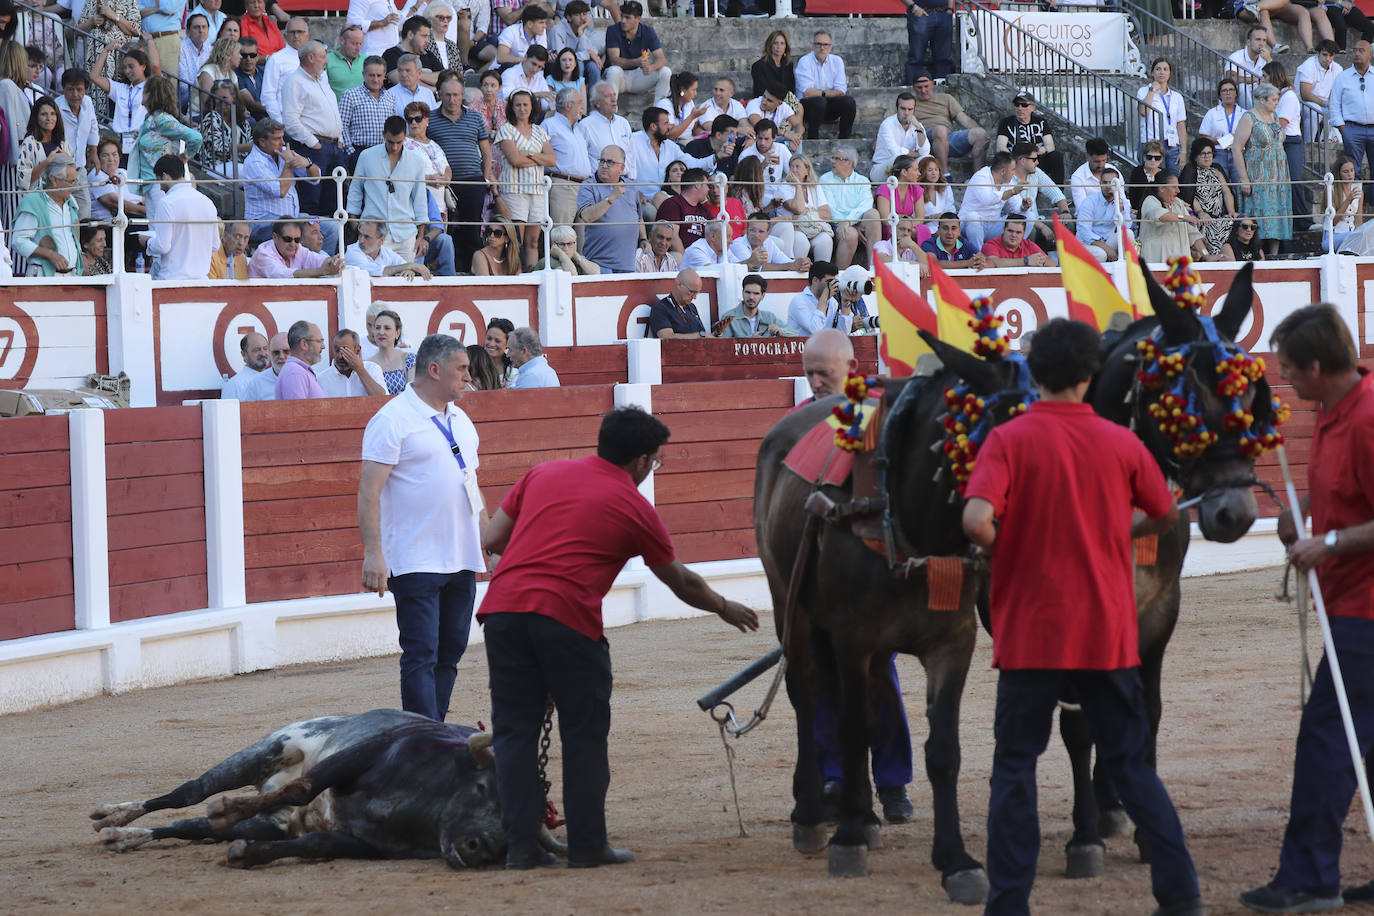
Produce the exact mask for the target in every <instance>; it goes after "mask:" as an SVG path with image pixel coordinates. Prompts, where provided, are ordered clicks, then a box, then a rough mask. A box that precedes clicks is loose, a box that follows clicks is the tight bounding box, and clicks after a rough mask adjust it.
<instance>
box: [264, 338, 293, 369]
mask: <svg viewBox="0 0 1374 916" xmlns="http://www.w3.org/2000/svg"><path fill="white" fill-rule="evenodd" d="M267 349H268V350H270V351H271V353H272V371H273V372H275V373H277V375H281V367H282V366H285V365H286V358H287V357H288V356H290V355H291V347H290V345H289V344H288V343H287V342H286V332H285V331H279V332H278V333H276V334H273V335H272V339H271V340H269V341H268V342H267Z"/></svg>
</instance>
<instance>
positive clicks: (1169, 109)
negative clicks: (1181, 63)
mask: <svg viewBox="0 0 1374 916" xmlns="http://www.w3.org/2000/svg"><path fill="white" fill-rule="evenodd" d="M1173 74H1174V68H1173V65H1172V64H1170V63H1169V61H1168V60H1166V59H1165V58H1163V57H1156V58H1155V59H1154V61H1153V62H1151V64H1150V85H1148V86H1142V87H1140V90H1139V91H1137V92H1136V94H1135V97H1136V98H1137V99H1138V100H1139V102H1140V104H1138V105H1136V108H1137V109H1138V110H1139V112H1140V150H1139V152H1140V158H1144V156H1145V144H1146V143H1148V142H1150V141H1151V140H1158V141H1159V142H1161V143H1163V144H1164V165H1165V167H1166V168H1167V169H1168V170H1169V171H1171V172H1173V173H1174V174H1175V175H1177V174H1178V163H1179V159H1180V158H1182V155H1183V152H1184V151H1185V150H1187V148H1188V110H1187V104H1186V103H1185V102H1184V100H1183V93H1181V92H1178V91H1176V90H1174V89H1171V88H1170V87H1169V80H1170V78H1171V77H1172V76H1173Z"/></svg>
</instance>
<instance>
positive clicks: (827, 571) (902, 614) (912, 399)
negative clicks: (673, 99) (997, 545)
mask: <svg viewBox="0 0 1374 916" xmlns="http://www.w3.org/2000/svg"><path fill="white" fill-rule="evenodd" d="M927 340H928V342H929V343H930V344H931V345H932V346H933V347H934V348H935V349H936V353H937V355H938V356H939V357H940V358H941V359H942V360H943V362H944V364H945V368H943V369H941V370H940V371H939V372H938V373H937V374H936V375H934V376H933V377H929V378H917V379H913V380H911V381H909V382H906V383H905V385H904V383H903V382H901V381H894V382H892V383H890V384H889V385H888V386H887V393H886V395H885V402H886V405H887V406H888V407H889V408H890V410H889V412H888V415H887V421H886V426H885V428H884V432H883V439H884V442H885V443H888V444H889V445H890V448H889V449H888V455H889V457H890V460H891V469H890V471H889V485H888V496H889V499H890V500H891V505H892V508H893V515H894V516H895V521H896V525H897V529H898V531H899V532H900V534H901V536H903V537H904V540H905V543H904V548H905V552H906V553H908V554H909V555H911V556H917V557H951V556H956V557H957V556H963V555H965V554H966V553H967V551H968V547H969V544H968V541H967V540H966V539H965V538H964V534H963V530H962V528H961V526H960V520H959V517H960V508H961V507H960V503H959V501H958V500H957V498H955V493H954V481H953V478H952V475H951V474H950V472H949V470H948V468H947V467H946V461H945V457H944V454H943V452H941V451H940V449H939V445H940V443H941V442H942V440H943V439H944V435H945V432H944V428H943V426H942V420H943V418H944V416H945V413H946V404H945V396H944V392H945V389H946V388H948V387H951V386H954V385H957V384H958V383H959V381H960V380H961V379H962V380H963V381H965V382H967V383H969V384H970V385H972V387H973V390H974V391H975V392H976V393H978V394H979V395H982V396H990V395H993V394H994V393H996V392H999V391H1003V390H1006V389H1009V388H1011V387H1013V384H1014V382H1013V379H1015V378H1016V372H1015V369H1014V367H1013V366H1012V364H1010V363H1004V362H1002V361H999V360H992V361H985V360H983V359H980V358H978V357H974V356H971V355H969V354H967V353H964V352H962V351H959V350H956V349H953V348H951V347H948V346H945V345H944V344H941V343H940V342H939V341H935V340H933V339H930V338H927ZM899 393H900V396H899ZM840 403H843V398H842V397H838V396H836V397H830V398H827V399H824V400H822V401H820V402H818V403H816V404H812V405H809V406H807V407H805V408H803V409H801V410H798V411H796V412H794V413H792V414H790V415H789V416H787V417H786V418H784V419H783V420H781V421H780V422H779V423H778V424H777V425H776V426H774V427H773V429H772V430H771V431H770V432H769V433H768V435H767V436H766V437H765V438H764V440H763V444H762V445H761V447H760V449H759V459H758V475H757V478H756V480H755V485H754V529H755V531H756V533H757V535H758V548H759V556H760V558H761V559H762V561H763V567H764V570H765V571H766V572H767V574H768V582H769V587H770V589H771V591H772V595H773V607H774V608H775V609H776V614H775V618H776V621H777V627H778V633H779V639H780V641H783V643H784V645H783V649H784V652H785V653H786V656H787V660H788V669H787V693H788V697H789V698H790V699H791V701H792V706H793V708H794V709H795V710H796V715H797V762H796V769H795V772H794V775H793V781H792V795H793V798H794V799H795V802H796V804H795V807H794V808H793V809H792V814H791V819H792V825H793V843H794V845H795V846H796V848H797V849H798V850H799V851H802V852H819V851H820V850H821V849H823V848H825V846H826V841H827V839H826V830H825V826H824V824H823V823H822V813H821V811H822V800H821V785H822V783H821V772H820V768H819V766H818V765H817V762H816V748H815V744H814V741H813V725H814V721H815V720H814V712H815V706H816V698H817V695H818V690H819V689H820V688H821V687H822V686H824V687H826V688H828V689H833V690H836V691H837V692H838V696H839V698H840V704H839V715H838V718H839V739H840V745H841V758H842V766H843V770H844V785H843V794H842V796H841V801H840V811H841V816H840V819H839V825H838V828H837V829H836V831H835V834H834V836H833V837H831V838H830V839H829V844H830V873H831V874H832V875H836V876H843V875H862V874H866V870H867V856H866V850H867V848H869V847H876V846H878V845H880V842H881V841H880V839H879V835H878V818H877V817H876V816H875V815H874V813H873V797H872V793H871V788H870V785H869V779H868V748H869V733H870V729H871V728H872V727H873V724H874V714H873V709H874V708H875V706H876V705H878V702H877V701H878V700H880V699H881V696H880V693H881V692H882V691H889V692H890V691H891V690H892V686H891V682H890V681H889V680H888V679H887V664H888V658H889V656H890V655H891V654H892V653H893V652H904V653H907V654H909V655H915V656H916V657H917V658H919V659H920V660H921V664H922V665H923V666H924V667H925V672H926V717H927V720H928V722H929V729H930V730H929V735H928V737H927V739H926V743H925V764H926V775H927V777H928V778H929V780H930V785H931V796H932V803H933V808H934V843H933V848H932V851H931V861H932V863H933V864H934V866H935V867H936V868H937V869H938V870H939V871H940V873H941V875H942V881H943V884H944V887H945V890H946V892H947V893H948V894H949V896H950V899H951V900H954V901H955V902H959V903H967V904H978V903H982V902H984V899H985V897H986V895H987V886H988V885H987V877H986V874H985V873H984V871H983V867H982V865H981V864H980V863H979V862H978V861H976V860H975V859H973V858H972V857H970V856H969V855H968V853H967V852H966V851H965V848H964V841H963V836H962V833H961V831H960V826H959V807H958V795H957V786H958V777H959V764H960V758H959V704H960V700H961V697H962V694H963V689H964V681H965V678H966V677H967V674H968V667H969V662H970V659H971V657H972V654H973V645H974V638H975V635H976V629H977V619H976V617H975V614H974V603H975V598H976V594H977V592H978V590H979V589H980V588H981V587H982V586H983V585H985V576H984V575H973V574H970V575H968V576H966V580H965V582H964V587H963V592H962V603H961V606H960V608H959V609H958V610H957V611H950V612H936V611H931V610H930V609H929V592H928V589H927V587H926V584H925V580H924V577H923V576H919V575H917V576H912V577H911V578H898V577H896V576H894V575H893V573H892V571H891V569H890V568H889V565H888V562H887V560H886V559H885V558H884V557H883V556H881V555H879V554H878V553H876V552H874V551H873V550H871V549H869V548H868V547H866V546H865V545H864V543H863V542H862V541H861V540H860V539H859V538H858V537H856V536H855V535H854V534H852V533H851V532H850V531H848V530H845V529H844V528H843V527H842V526H836V525H832V524H824V523H823V524H820V525H819V527H818V528H817V529H816V531H817V534H816V536H815V537H816V540H815V543H814V549H813V550H812V552H811V555H810V560H809V562H807V563H806V564H805V567H806V568H805V570H804V573H803V578H802V579H801V581H800V587H799V589H798V600H797V602H796V607H795V609H794V613H793V614H792V619H791V623H790V632H787V633H784V630H785V628H786V627H787V626H788V624H787V622H786V619H785V618H786V616H787V615H786V614H785V611H784V609H785V607H786V603H787V594H788V584H789V580H790V578H791V576H792V570H793V564H794V562H795V560H796V558H797V556H798V553H799V550H800V548H801V543H802V540H803V535H804V531H805V530H806V527H807V526H806V519H807V510H806V509H805V508H804V503H806V501H807V498H808V496H809V495H810V493H811V491H812V489H813V488H812V484H811V483H810V482H808V481H806V480H803V479H802V478H801V477H799V476H798V475H797V474H795V473H793V472H792V471H790V470H788V469H786V468H785V467H784V465H783V459H784V457H785V456H786V455H787V453H788V451H789V450H790V449H791V448H792V446H793V445H794V444H795V443H796V442H797V441H798V440H799V439H801V437H802V436H803V435H804V434H805V433H806V431H807V430H809V429H810V428H811V427H813V426H814V425H815V424H816V423H818V422H820V421H821V420H822V419H824V417H825V416H826V414H827V413H828V412H829V411H830V410H831V408H832V407H834V406H836V405H837V404H840ZM989 409H990V412H991V413H992V414H993V417H994V419H993V422H999V421H1001V420H1003V419H1005V411H1003V415H1002V416H998V412H997V410H996V409H993V408H989ZM822 490H823V491H824V493H825V494H826V495H827V496H828V497H829V498H830V499H832V500H833V501H834V502H836V503H838V504H841V505H844V504H848V503H849V501H850V500H851V498H852V497H853V496H854V495H855V494H852V493H851V492H850V488H849V486H848V485H846V486H845V487H832V486H825V487H822Z"/></svg>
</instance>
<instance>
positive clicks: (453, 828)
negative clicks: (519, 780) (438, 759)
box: [439, 732, 506, 868]
mask: <svg viewBox="0 0 1374 916" xmlns="http://www.w3.org/2000/svg"><path fill="white" fill-rule="evenodd" d="M468 754H469V756H470V757H471V763H472V767H471V769H469V768H468V767H465V766H460V767H459V768H458V774H459V776H458V780H457V782H456V784H455V785H454V786H452V795H451V796H450V798H449V800H448V804H447V805H446V806H445V810H444V815H443V818H444V822H443V830H442V833H441V835H440V838H439V842H440V849H441V852H442V853H443V856H444V861H446V862H448V864H449V867H450V868H477V867H479V866H482V865H491V864H493V863H496V862H503V861H505V856H506V834H505V831H504V830H502V828H501V802H500V800H499V798H498V797H497V794H496V770H495V764H496V756H495V755H494V754H493V753H492V750H491V735H490V734H489V733H487V732H474V733H473V734H472V735H470V736H469V737H468Z"/></svg>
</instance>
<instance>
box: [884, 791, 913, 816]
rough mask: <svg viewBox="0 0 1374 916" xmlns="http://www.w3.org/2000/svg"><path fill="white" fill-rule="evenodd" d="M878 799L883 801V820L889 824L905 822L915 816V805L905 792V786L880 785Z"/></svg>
mask: <svg viewBox="0 0 1374 916" xmlns="http://www.w3.org/2000/svg"><path fill="white" fill-rule="evenodd" d="M878 801H880V802H882V803H883V820H885V821H887V822H888V823H889V824H905V823H906V822H907V821H909V820H911V819H912V818H913V817H915V816H916V807H915V806H914V805H912V804H911V798H910V796H908V795H907V794H906V786H880V787H879V788H878Z"/></svg>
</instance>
